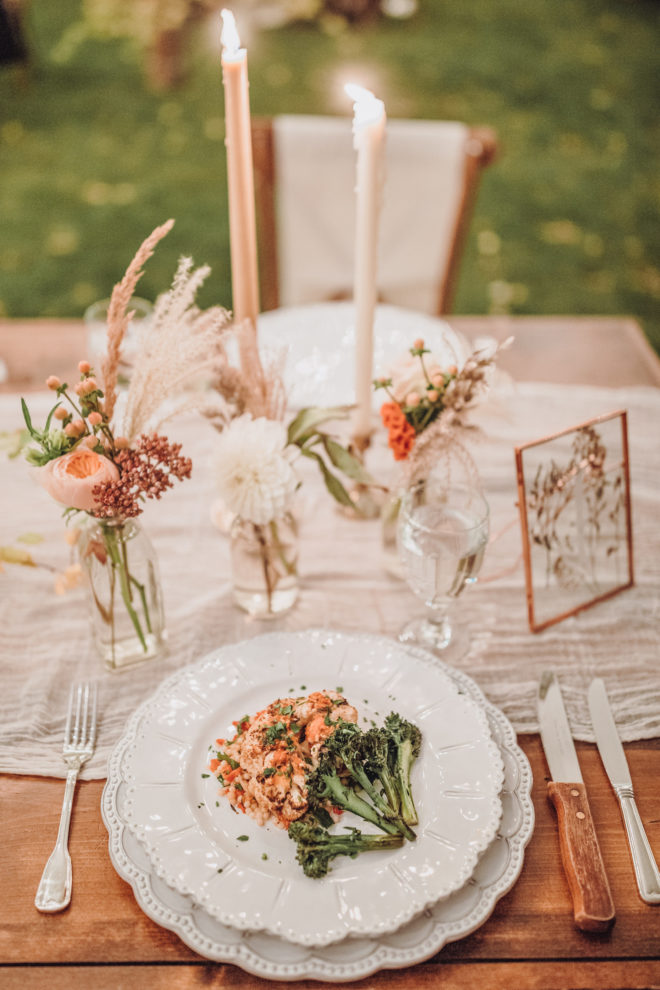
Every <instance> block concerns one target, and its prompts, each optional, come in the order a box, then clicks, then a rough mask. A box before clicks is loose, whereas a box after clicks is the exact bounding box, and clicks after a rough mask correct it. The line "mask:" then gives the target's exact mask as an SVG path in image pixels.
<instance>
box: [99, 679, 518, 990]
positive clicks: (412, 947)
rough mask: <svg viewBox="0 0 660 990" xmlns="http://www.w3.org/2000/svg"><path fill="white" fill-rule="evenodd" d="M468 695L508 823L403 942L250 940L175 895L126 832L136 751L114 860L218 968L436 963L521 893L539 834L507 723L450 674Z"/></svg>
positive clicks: (147, 904)
mask: <svg viewBox="0 0 660 990" xmlns="http://www.w3.org/2000/svg"><path fill="white" fill-rule="evenodd" d="M441 666H442V668H443V669H444V670H445V672H446V673H447V674H448V675H449V676H450V677H451V678H452V680H453V681H454V683H455V684H456V685H457V687H458V689H459V691H461V692H464V693H465V694H467V695H469V696H470V697H471V698H472V699H473V700H474V701H476V702H477V704H479V705H480V706H481V707H483V708H484V710H485V712H486V715H487V718H488V722H489V726H490V730H491V734H492V736H493V739H494V740H495V742H496V744H497V746H498V748H499V750H500V755H501V758H502V761H503V764H504V772H505V776H504V786H503V789H502V792H501V799H502V806H503V814H502V820H501V822H500V826H499V829H498V831H497V834H496V836H495V838H494V839H493V841H492V843H491V844H490V846H489V847H488V849H487V851H486V852H484V853H483V854H482V855H481V857H480V859H479V862H478V864H477V867H476V869H475V871H474V873H473V874H472V877H471V878H470V880H469V882H468V883H467V884H466V885H465V886H464V887H463V888H461V890H459V891H457V892H456V893H454V894H451V895H450V896H449V897H447V898H445V899H444V900H442V901H439V902H438V904H436V905H434V906H433V907H432V908H430V909H429V910H427V911H425V912H424V913H423V914H422V915H421V916H420V917H419V918H417V919H415V920H414V921H411V922H409V923H408V924H407V925H404V926H403V927H402V928H401V929H399V931H397V932H395V933H390V934H385V935H381V936H379V937H378V938H375V939H359V938H351V939H345V940H344V941H342V942H337V943H335V944H334V945H331V946H327V947H325V948H321V949H315V948H311V947H302V946H298V945H294V944H292V943H291V942H287V941H285V940H284V939H282V938H278V937H277V936H275V935H264V934H255V935H252V934H249V933H246V932H240V931H238V930H236V929H235V928H230V927H228V926H225V925H222V924H221V923H220V922H218V921H215V920H214V919H213V918H211V917H210V916H209V915H208V914H207V913H206V912H205V911H204V909H203V908H201V907H199V906H198V905H196V904H195V902H194V900H193V899H192V898H191V897H190V896H185V895H181V894H178V893H176V892H175V891H173V890H171V889H170V888H169V887H168V886H167V885H166V884H164V883H163V881H162V880H160V879H159V878H158V877H156V876H155V875H154V873H153V870H152V866H151V862H150V860H149V858H148V856H147V854H146V852H145V850H144V848H143V847H142V845H141V844H140V843H139V842H138V840H137V839H136V838H135V836H134V835H132V834H131V833H130V832H129V831H128V829H127V828H126V822H125V816H124V803H125V798H126V789H127V785H126V783H125V782H124V779H123V778H124V773H123V769H122V763H123V758H124V754H125V751H126V748H127V746H128V743H127V742H126V741H125V742H124V745H123V746H121V745H120V746H119V747H117V749H116V750H115V751H114V753H113V756H112V759H111V761H110V766H109V775H108V782H107V784H106V786H105V789H104V792H103V801H102V812H103V819H104V821H105V824H106V827H107V829H108V833H109V838H108V846H109V852H110V858H111V860H112V863H113V865H114V867H115V869H116V870H117V872H118V874H119V875H120V876H121V877H122V878H123V879H124V880H125V881H127V882H128V883H130V884H131V886H132V888H133V892H134V894H135V897H136V900H137V902H138V904H139V905H140V907H141V908H142V910H143V911H144V912H145V914H146V915H147V916H148V917H149V918H151V919H152V920H153V921H154V922H156V924H159V925H161V926H163V927H165V928H167V929H169V930H170V931H173V932H175V933H176V934H177V935H178V936H179V938H181V940H182V941H183V942H184V943H185V944H186V945H187V946H189V947H190V948H191V949H193V950H194V951H195V952H198V953H199V954H200V955H202V956H205V957H206V958H208V959H212V960H214V961H215V962H223V963H233V964H234V965H237V966H240V967H241V968H242V969H244V970H246V971H247V972H249V973H252V974H253V975H255V976H260V977H265V978H267V979H272V980H302V979H316V980H324V981H326V982H329V983H339V982H346V981H349V980H358V979H362V978H364V977H367V976H370V975H371V974H372V973H375V972H377V971H378V970H380V969H394V968H400V967H404V966H412V965H414V964H416V963H419V962H422V961H424V960H425V959H429V958H430V957H431V956H433V955H435V954H436V953H437V952H438V951H439V950H440V949H442V947H443V946H444V945H445V944H446V943H447V942H453V941H456V940H457V939H460V938H463V937H465V936H466V935H468V934H469V933H470V932H473V931H474V930H475V929H476V928H478V927H479V926H480V925H482V924H483V923H484V922H485V921H486V920H487V918H488V917H489V916H490V914H491V912H492V910H493V908H494V906H495V904H496V902H497V901H498V900H499V899H500V898H501V897H502V896H503V895H504V894H506V893H507V891H509V890H510V889H511V887H513V885H514V884H515V882H516V880H517V879H518V876H519V875H520V871H521V869H522V865H523V858H524V851H525V847H526V845H527V843H528V842H529V839H530V838H531V835H532V832H533V829H534V807H533V805H532V801H531V787H532V775H531V770H530V766H529V762H528V761H527V758H526V756H525V754H524V753H523V752H522V750H521V749H520V748H519V747H518V745H517V743H516V735H515V732H514V730H513V728H512V726H511V724H510V722H509V721H508V720H507V718H506V717H505V716H504V715H503V714H502V712H500V711H499V710H498V709H496V708H495V707H494V706H493V705H491V704H490V703H489V702H487V701H486V699H485V698H484V696H483V694H482V693H481V691H480V690H479V688H478V687H477V686H476V684H475V683H474V681H473V680H472V679H471V678H469V677H468V676H467V675H466V674H463V673H459V672H458V671H454V670H452V668H450V667H446V666H445V665H444V664H441Z"/></svg>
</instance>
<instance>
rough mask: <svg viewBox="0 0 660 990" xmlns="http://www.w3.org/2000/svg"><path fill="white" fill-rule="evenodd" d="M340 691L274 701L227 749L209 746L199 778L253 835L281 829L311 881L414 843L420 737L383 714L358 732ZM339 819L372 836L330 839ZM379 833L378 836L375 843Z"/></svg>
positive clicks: (244, 720) (238, 725) (248, 719)
mask: <svg viewBox="0 0 660 990" xmlns="http://www.w3.org/2000/svg"><path fill="white" fill-rule="evenodd" d="M357 721H358V711H357V708H355V707H354V706H353V705H351V704H350V703H349V702H348V701H347V699H346V698H345V697H344V696H343V694H341V693H340V692H339V691H329V690H322V691H314V692H312V694H310V695H300V696H297V697H286V698H277V699H276V700H275V701H273V702H271V703H270V704H269V705H267V706H266V707H265V708H263V709H261V710H260V711H258V712H257V713H256V715H254V716H250V715H243V716H241V717H240V718H239V719H236V720H234V721H233V723H232V724H233V725H234V727H235V730H236V731H235V735H234V737H233V739H231V740H226V739H223V738H219V739H216V741H215V747H214V746H213V745H211V746H209V750H210V751H211V752H212V753H213V754H214V755H212V756H211V758H210V760H209V764H208V769H209V770H210V771H211V773H213V774H214V775H215V776H216V778H217V779H218V781H219V783H220V785H221V786H220V794H221V795H222V796H224V797H226V798H227V800H228V801H229V802H230V804H231V806H232V808H233V809H234V810H235V811H238V812H242V813H243V814H247V815H249V816H250V817H251V818H253V819H254V820H255V821H256V822H257V824H259V825H262V826H263V825H267V824H274V825H276V826H277V827H279V828H283V829H287V830H288V832H289V837H290V838H291V839H293V841H294V842H296V845H297V856H296V858H297V860H298V862H299V864H300V865H301V866H302V868H303V871H304V872H305V874H306V875H307V876H310V877H322V876H325V875H326V874H327V873H328V872H329V869H330V865H329V864H330V861H331V860H332V859H334V858H335V856H340V855H343V856H351V857H355V856H357V855H358V853H360V852H365V851H368V850H383V849H388V848H398V847H400V846H401V845H402V844H403V842H404V839H408V840H409V841H412V842H414V841H415V839H416V834H415V832H414V831H413V829H412V827H411V826H413V825H416V824H417V821H418V819H417V811H416V808H415V803H414V799H413V796H412V789H411V784H410V771H411V768H412V765H413V762H414V760H415V759H416V758H417V756H418V755H419V751H420V748H421V738H422V737H421V732H420V730H419V728H418V727H417V726H415V725H413V724H412V723H411V722H409V721H407V720H406V719H403V718H402V717H401V716H400V715H398V714H396V713H395V712H392V713H391V714H390V715H388V716H387V718H386V719H385V724H384V726H382V727H380V728H379V727H378V726H376V724H375V723H373V724H372V727H371V728H370V729H368V730H367V731H366V732H365V731H363V730H362V729H360V727H359V726H358V724H357ZM344 811H350V812H352V813H353V814H354V815H357V816H358V817H359V818H361V819H363V820H364V821H366V822H368V823H370V824H371V825H374V826H376V827H377V828H378V829H380V833H376V834H363V833H362V831H361V830H360V829H357V828H354V827H352V828H351V827H349V828H348V831H344V832H341V833H339V834H331V833H330V832H329V831H328V829H329V828H330V827H332V826H333V825H334V824H335V823H336V822H338V821H339V820H340V819H341V815H342V814H343V812H344ZM382 833H384V834H382Z"/></svg>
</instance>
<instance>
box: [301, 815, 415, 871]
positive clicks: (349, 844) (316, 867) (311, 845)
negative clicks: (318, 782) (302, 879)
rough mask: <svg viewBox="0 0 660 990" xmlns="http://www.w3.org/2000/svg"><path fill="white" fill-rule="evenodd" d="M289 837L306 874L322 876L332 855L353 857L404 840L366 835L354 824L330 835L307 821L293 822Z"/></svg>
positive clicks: (389, 836)
mask: <svg viewBox="0 0 660 990" xmlns="http://www.w3.org/2000/svg"><path fill="white" fill-rule="evenodd" d="M289 838H290V839H293V841H294V842H295V843H296V846H297V851H296V859H297V860H298V862H299V863H300V865H301V866H302V868H303V871H304V873H305V874H306V876H308V877H313V878H315V879H316V878H319V877H324V876H325V875H326V874H327V873H328V872H329V869H330V860H332V859H334V857H335V856H351V857H353V858H354V857H355V856H357V855H358V854H359V853H361V852H366V851H368V850H373V849H393V848H396V847H397V846H400V845H401V844H402V843H403V836H402V835H365V834H364V833H363V832H361V831H360V830H359V829H357V828H351V829H349V830H348V831H347V832H340V833H339V834H338V835H331V834H330V833H329V832H328V831H326V829H324V828H320V827H319V826H318V825H313V824H312V823H311V822H308V821H297V822H292V824H291V825H289Z"/></svg>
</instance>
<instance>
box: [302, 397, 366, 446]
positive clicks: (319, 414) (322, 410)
mask: <svg viewBox="0 0 660 990" xmlns="http://www.w3.org/2000/svg"><path fill="white" fill-rule="evenodd" d="M350 409H351V406H330V407H321V406H308V407H307V409H301V410H300V412H299V413H298V415H297V416H296V417H295V418H294V419H292V420H291V422H290V423H289V431H288V442H289V443H295V444H300V443H302V442H304V440H305V438H306V437H308V436H309V435H310V434H311V433H313V432H314V431H315V430H316V429H318V427H319V426H320V425H321V423H327V422H328V420H331V419H346V417H347V416H348V414H349V412H350Z"/></svg>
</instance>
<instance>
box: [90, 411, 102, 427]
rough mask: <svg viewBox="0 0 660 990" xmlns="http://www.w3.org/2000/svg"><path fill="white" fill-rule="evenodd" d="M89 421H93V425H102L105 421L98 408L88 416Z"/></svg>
mask: <svg viewBox="0 0 660 990" xmlns="http://www.w3.org/2000/svg"><path fill="white" fill-rule="evenodd" d="M87 421H88V422H89V423H91V424H92V426H100V425H101V423H102V422H103V416H102V415H101V413H100V412H96V410H94V412H91V413H90V414H89V416H88V417H87Z"/></svg>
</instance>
